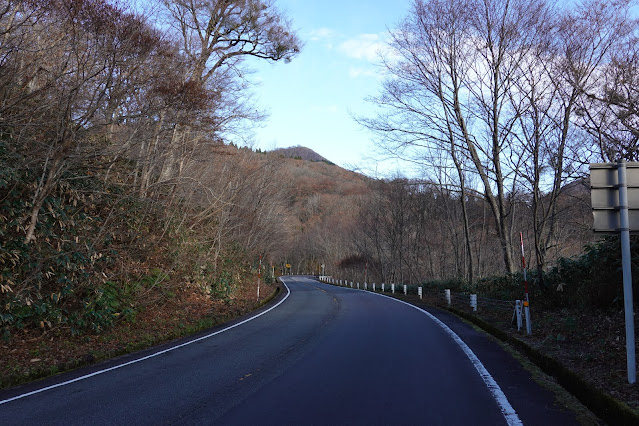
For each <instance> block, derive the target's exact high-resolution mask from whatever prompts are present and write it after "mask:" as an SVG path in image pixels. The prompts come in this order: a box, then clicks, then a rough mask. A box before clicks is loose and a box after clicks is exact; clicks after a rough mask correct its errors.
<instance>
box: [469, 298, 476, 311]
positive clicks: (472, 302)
mask: <svg viewBox="0 0 639 426" xmlns="http://www.w3.org/2000/svg"><path fill="white" fill-rule="evenodd" d="M470 307H471V308H473V311H474V312H477V295H476V294H471V295H470Z"/></svg>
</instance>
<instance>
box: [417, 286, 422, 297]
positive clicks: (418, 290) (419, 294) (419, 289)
mask: <svg viewBox="0 0 639 426" xmlns="http://www.w3.org/2000/svg"><path fill="white" fill-rule="evenodd" d="M417 295H418V296H419V298H420V299H421V298H422V288H421V287H417Z"/></svg>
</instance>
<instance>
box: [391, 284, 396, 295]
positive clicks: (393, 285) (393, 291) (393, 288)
mask: <svg viewBox="0 0 639 426" xmlns="http://www.w3.org/2000/svg"><path fill="white" fill-rule="evenodd" d="M391 293H393V294H395V284H391Z"/></svg>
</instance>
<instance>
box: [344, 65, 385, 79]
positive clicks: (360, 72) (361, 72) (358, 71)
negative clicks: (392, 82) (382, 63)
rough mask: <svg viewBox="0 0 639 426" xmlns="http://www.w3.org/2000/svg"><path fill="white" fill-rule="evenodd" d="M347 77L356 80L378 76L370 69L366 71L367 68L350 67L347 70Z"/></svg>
mask: <svg viewBox="0 0 639 426" xmlns="http://www.w3.org/2000/svg"><path fill="white" fill-rule="evenodd" d="M348 75H349V76H350V77H351V78H357V77H375V78H377V77H379V74H378V73H376V72H375V71H373V70H372V69H367V68H356V67H351V68H350V69H349V70H348Z"/></svg>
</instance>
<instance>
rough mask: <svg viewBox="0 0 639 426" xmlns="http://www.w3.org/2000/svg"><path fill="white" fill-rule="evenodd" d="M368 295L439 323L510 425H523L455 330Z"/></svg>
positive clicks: (434, 318) (434, 317)
mask: <svg viewBox="0 0 639 426" xmlns="http://www.w3.org/2000/svg"><path fill="white" fill-rule="evenodd" d="M352 290H354V291H358V290H356V289H352ZM359 291H366V290H359ZM367 293H371V294H374V295H376V296H381V297H385V298H387V299H390V300H394V301H396V302H399V303H403V304H404V305H408V306H410V307H411V308H414V309H417V310H418V311H420V312H422V313H423V314H426V315H427V316H428V317H429V318H430V319H432V320H433V321H435V323H437V324H438V325H439V326H440V327H441V328H443V329H444V331H445V332H446V333H448V335H449V336H450V337H451V338H452V339H453V340H454V341H455V343H457V344H458V345H459V347H460V348H461V349H462V350H463V351H464V353H465V354H466V356H467V357H468V359H469V360H470V362H471V363H472V364H473V366H474V367H475V369H476V370H477V372H478V373H479V375H480V377H481V378H482V380H483V381H484V383H485V384H486V386H487V387H488V390H489V391H490V393H491V394H492V395H493V398H495V401H496V402H497V405H499V409H500V410H501V412H502V414H503V415H504V417H505V419H506V422H507V423H508V424H509V425H513V426H514V425H523V423H522V421H521V420H520V419H519V416H518V415H517V412H516V411H515V409H514V408H513V407H512V405H510V402H509V401H508V398H506V395H505V394H504V392H503V391H502V390H501V388H500V387H499V385H498V384H497V382H496V381H495V379H494V378H493V376H491V375H490V373H489V372H488V370H486V367H484V364H482V362H481V361H480V360H479V358H477V355H475V353H474V352H473V351H472V349H470V347H468V345H467V344H466V343H465V342H464V341H463V340H462V339H461V337H459V336H458V335H457V333H455V332H454V331H453V330H451V328H450V327H448V326H447V325H446V324H444V322H443V321H441V320H440V319H439V318H437V317H436V316H435V315H433V314H431V313H430V312H428V311H426V310H424V309H422V308H420V307H418V306H415V305H411V304H410V303H408V302H404V301H403V300H400V299H395V298H394V297H390V296H387V295H385V294H380V293H376V292H372V291H367Z"/></svg>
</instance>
